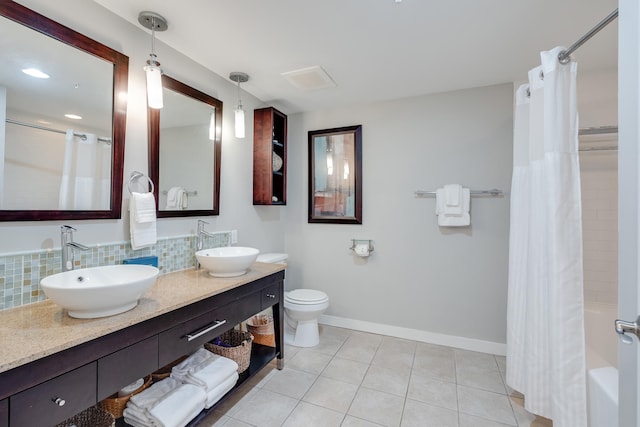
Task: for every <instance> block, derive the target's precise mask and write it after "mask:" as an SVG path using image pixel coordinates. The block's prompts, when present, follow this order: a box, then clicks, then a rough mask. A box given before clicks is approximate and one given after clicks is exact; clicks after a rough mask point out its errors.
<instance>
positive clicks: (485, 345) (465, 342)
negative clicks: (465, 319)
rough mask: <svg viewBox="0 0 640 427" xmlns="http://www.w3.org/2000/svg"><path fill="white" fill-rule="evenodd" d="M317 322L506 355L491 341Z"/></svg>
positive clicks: (340, 320) (325, 318) (343, 321)
mask: <svg viewBox="0 0 640 427" xmlns="http://www.w3.org/2000/svg"><path fill="white" fill-rule="evenodd" d="M318 322H319V323H320V324H323V325H328V326H337V327H339V328H347V329H353V330H356V331H363V332H371V333H374V334H380V335H388V336H392V337H396V338H404V339H408V340H413V341H420V342H425V343H429V344H437V345H445V346H448V347H455V348H460V349H464V350H471V351H478V352H480V353H488V354H495V355H498V356H505V355H506V354H507V345H506V344H502V343H497V342H493V341H483V340H477V339H474V338H466V337H458V336H455V335H445V334H438V333H435V332H427V331H421V330H419V329H411V328H403V327H400V326H391V325H384V324H382V323H374V322H367V321H364V320H354V319H347V318H344V317H337V316H329V315H326V314H323V315H322V316H320V318H319V319H318Z"/></svg>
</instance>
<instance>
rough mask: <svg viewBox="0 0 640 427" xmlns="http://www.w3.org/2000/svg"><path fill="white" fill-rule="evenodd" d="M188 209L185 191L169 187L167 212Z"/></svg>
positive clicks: (180, 188)
mask: <svg viewBox="0 0 640 427" xmlns="http://www.w3.org/2000/svg"><path fill="white" fill-rule="evenodd" d="M188 207H189V196H188V195H187V190H185V189H184V188H182V187H171V188H170V189H169V191H167V206H166V208H165V209H166V210H168V211H177V210H182V209H187V208H188Z"/></svg>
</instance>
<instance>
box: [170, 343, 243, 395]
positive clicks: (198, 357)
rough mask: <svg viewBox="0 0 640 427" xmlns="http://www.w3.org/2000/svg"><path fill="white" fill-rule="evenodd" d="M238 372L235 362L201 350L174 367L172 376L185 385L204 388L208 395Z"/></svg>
mask: <svg viewBox="0 0 640 427" xmlns="http://www.w3.org/2000/svg"><path fill="white" fill-rule="evenodd" d="M237 370H238V364H237V363H236V362H235V361H233V360H231V359H228V358H226V357H223V356H218V355H217V354H213V353H211V352H210V351H208V350H205V349H204V348H201V349H199V350H198V351H196V352H195V353H193V354H192V355H191V356H189V357H188V358H186V359H185V360H183V361H182V362H180V363H179V364H178V365H176V366H174V367H173V368H172V369H171V376H172V377H173V378H175V379H177V380H178V381H181V382H183V383H189V384H194V385H197V386H199V387H202V388H203V389H204V391H206V392H207V393H208V392H210V391H211V390H213V389H214V388H216V387H217V386H219V385H220V384H221V383H223V382H224V381H225V380H226V379H227V378H228V377H229V376H230V375H231V374H232V373H233V372H237Z"/></svg>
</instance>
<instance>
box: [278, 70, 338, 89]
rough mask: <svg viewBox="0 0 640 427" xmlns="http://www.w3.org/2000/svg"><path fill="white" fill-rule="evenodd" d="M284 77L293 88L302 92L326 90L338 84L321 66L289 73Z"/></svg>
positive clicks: (284, 74)
mask: <svg viewBox="0 0 640 427" xmlns="http://www.w3.org/2000/svg"><path fill="white" fill-rule="evenodd" d="M282 76H283V77H284V78H285V79H287V80H288V81H289V83H291V84H292V85H293V86H295V87H297V88H298V89H302V90H315V89H326V88H329V87H335V86H336V84H335V82H334V81H333V79H332V78H331V77H330V76H329V74H327V72H326V71H324V70H323V69H322V67H320V66H317V65H316V66H315V67H309V68H303V69H301V70H294V71H287V72H286V73H282Z"/></svg>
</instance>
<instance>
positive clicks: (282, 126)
mask: <svg viewBox="0 0 640 427" xmlns="http://www.w3.org/2000/svg"><path fill="white" fill-rule="evenodd" d="M253 204H254V205H286V204H287V116H286V115H285V114H283V113H281V112H280V111H278V110H276V109H275V108H273V107H267V108H259V109H257V110H254V112H253Z"/></svg>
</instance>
